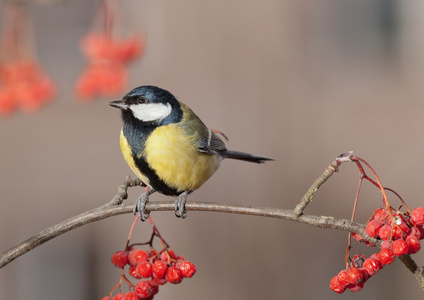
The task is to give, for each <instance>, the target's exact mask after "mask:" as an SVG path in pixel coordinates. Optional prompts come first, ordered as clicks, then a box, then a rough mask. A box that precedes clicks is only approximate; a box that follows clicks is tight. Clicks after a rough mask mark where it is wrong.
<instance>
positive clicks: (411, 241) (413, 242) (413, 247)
mask: <svg viewBox="0 0 424 300" xmlns="http://www.w3.org/2000/svg"><path fill="white" fill-rule="evenodd" d="M405 241H406V242H407V243H408V246H409V248H408V253H411V254H414V253H417V252H418V251H420V249H421V244H420V240H419V239H418V238H417V236H415V235H413V234H412V233H411V234H410V235H408V236H407V237H406V239H405Z"/></svg>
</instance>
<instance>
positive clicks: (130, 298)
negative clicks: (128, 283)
mask: <svg viewBox="0 0 424 300" xmlns="http://www.w3.org/2000/svg"><path fill="white" fill-rule="evenodd" d="M124 300H139V298H138V296H137V293H136V292H128V293H126V294H125V297H124Z"/></svg>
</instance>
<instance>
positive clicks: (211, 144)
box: [198, 128, 227, 155]
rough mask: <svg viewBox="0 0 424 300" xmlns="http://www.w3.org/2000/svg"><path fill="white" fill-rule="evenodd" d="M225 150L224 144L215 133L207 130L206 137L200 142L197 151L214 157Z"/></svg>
mask: <svg viewBox="0 0 424 300" xmlns="http://www.w3.org/2000/svg"><path fill="white" fill-rule="evenodd" d="M225 150H227V148H226V147H225V144H224V142H223V141H222V140H221V139H220V138H219V136H218V135H217V134H216V133H215V132H213V131H211V130H210V129H209V128H207V135H206V136H205V137H204V138H202V139H201V140H200V145H199V149H198V151H199V152H204V153H207V154H212V155H215V154H219V153H220V152H222V151H225Z"/></svg>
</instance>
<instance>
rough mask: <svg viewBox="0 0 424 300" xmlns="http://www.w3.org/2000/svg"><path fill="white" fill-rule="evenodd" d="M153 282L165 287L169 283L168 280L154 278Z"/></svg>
mask: <svg viewBox="0 0 424 300" xmlns="http://www.w3.org/2000/svg"><path fill="white" fill-rule="evenodd" d="M152 280H153V281H154V282H155V283H156V284H158V285H164V284H166V283H167V282H168V281H167V280H166V278H153V279H152Z"/></svg>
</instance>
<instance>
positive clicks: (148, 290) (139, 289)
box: [135, 280, 154, 299]
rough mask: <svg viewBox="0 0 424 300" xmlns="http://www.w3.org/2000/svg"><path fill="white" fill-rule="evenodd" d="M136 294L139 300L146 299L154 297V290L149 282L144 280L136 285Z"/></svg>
mask: <svg viewBox="0 0 424 300" xmlns="http://www.w3.org/2000/svg"><path fill="white" fill-rule="evenodd" d="M135 292H136V294H137V296H138V297H139V298H141V299H145V298H149V297H150V296H153V293H154V288H153V286H152V285H151V284H150V283H149V282H147V281H144V280H142V281H139V282H137V284H136V285H135Z"/></svg>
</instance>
